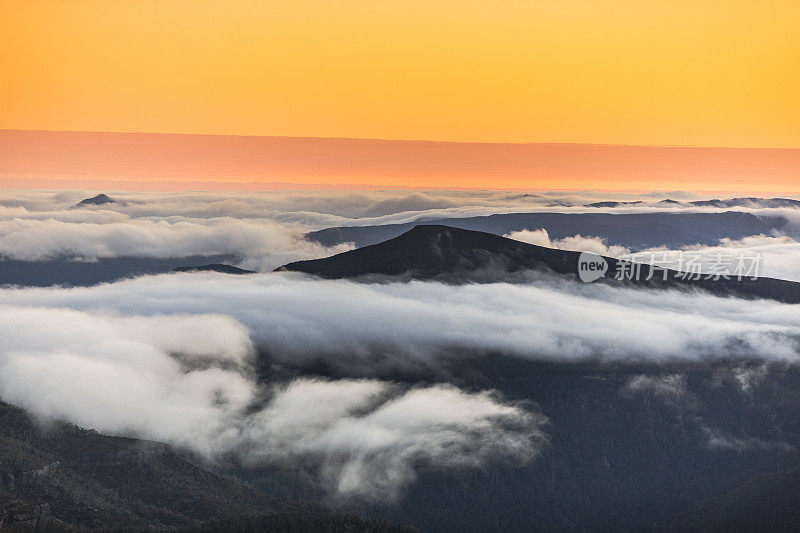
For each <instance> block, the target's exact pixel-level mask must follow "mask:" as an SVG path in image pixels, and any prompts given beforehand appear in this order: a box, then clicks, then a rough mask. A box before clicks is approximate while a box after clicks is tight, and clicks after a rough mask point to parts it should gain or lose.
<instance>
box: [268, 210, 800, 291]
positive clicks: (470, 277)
mask: <svg viewBox="0 0 800 533" xmlns="http://www.w3.org/2000/svg"><path fill="white" fill-rule="evenodd" d="M580 255H581V254H580V252H576V251H569V250H558V249H554V248H546V247H543V246H536V245H533V244H527V243H524V242H520V241H515V240H512V239H507V238H505V237H500V236H498V235H493V234H491V233H485V232H482V231H470V230H464V229H459V228H452V227H449V226H440V225H420V226H416V227H415V228H413V229H411V230H410V231H408V232H406V233H404V234H403V235H401V236H399V237H395V238H394V239H390V240H388V241H386V242H383V243H380V244H375V245H372V246H365V247H364V248H358V249H356V250H351V251H349V252H344V253H340V254H337V255H334V256H331V257H327V258H324V259H312V260H309V261H298V262H295V263H289V264H288V265H284V266H283V267H280V269H279V270H288V271H297V272H305V273H307V274H313V275H317V276H320V277H324V278H334V279H335V278H358V277H362V276H369V275H383V276H408V277H410V278H414V279H438V280H443V281H453V282H464V281H497V280H498V279H506V278H507V277H508V275H509V274H513V273H518V272H521V271H525V270H533V271H546V272H553V273H556V274H560V275H563V276H566V277H568V278H569V279H577V278H578V261H579V257H580ZM603 260H605V261H606V263H607V265H608V270H607V274H606V276H605V277H603V278H601V280H602V282H605V283H611V284H620V285H622V284H625V285H635V286H646V287H653V288H699V289H704V290H707V291H709V292H712V293H714V294H718V295H735V296H740V297H745V298H769V299H773V300H777V301H781V302H785V303H800V283H795V282H791V281H785V280H778V279H771V278H758V279H751V278H743V279H741V280H738V279H736V278H730V279H718V280H710V279H685V278H686V276H684V275H682V274H681V273H679V272H676V271H673V270H664V269H660V268H654V267H650V266H649V265H644V264H637V265H636V266H632V264H631V263H628V262H626V261H621V260H618V259H614V258H611V257H603ZM617 272H622V273H625V275H624V276H621V277H622V278H623V279H621V280H619V281H618V280H616V279H614V277H613V276H614V275H615V273H617ZM628 274H630V275H628Z"/></svg>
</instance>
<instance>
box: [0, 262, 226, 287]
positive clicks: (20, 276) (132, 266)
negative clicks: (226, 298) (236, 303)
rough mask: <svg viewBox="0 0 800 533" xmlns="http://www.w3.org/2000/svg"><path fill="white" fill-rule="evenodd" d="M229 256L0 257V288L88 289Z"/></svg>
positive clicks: (164, 272)
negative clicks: (51, 287)
mask: <svg viewBox="0 0 800 533" xmlns="http://www.w3.org/2000/svg"><path fill="white" fill-rule="evenodd" d="M237 260H239V258H237V257H234V256H232V255H211V256H200V255H192V256H188V257H166V258H159V257H100V258H98V259H96V260H95V261H91V262H89V261H75V260H74V258H72V257H56V258H52V259H48V260H46V261H20V260H18V259H9V258H7V257H0V286H2V285H19V286H33V287H50V286H52V285H60V286H62V287H78V286H91V285H97V284H98V283H108V282H112V281H118V280H120V279H125V278H132V277H136V276H142V275H146V274H166V273H169V272H173V271H174V270H175V269H176V268H180V267H192V268H194V265H198V264H201V265H202V264H205V263H208V262H213V263H225V262H235V261H237Z"/></svg>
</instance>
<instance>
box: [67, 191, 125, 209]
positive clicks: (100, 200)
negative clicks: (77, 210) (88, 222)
mask: <svg viewBox="0 0 800 533" xmlns="http://www.w3.org/2000/svg"><path fill="white" fill-rule="evenodd" d="M116 203H119V202H117V201H116V200H114V199H113V198H111V197H110V196H108V195H106V194H102V193H101V194H98V195H97V196H92V197H91V198H84V199H83V200H81V201H80V202H78V203H77V204H75V206H74V207H88V206H92V205H105V204H116Z"/></svg>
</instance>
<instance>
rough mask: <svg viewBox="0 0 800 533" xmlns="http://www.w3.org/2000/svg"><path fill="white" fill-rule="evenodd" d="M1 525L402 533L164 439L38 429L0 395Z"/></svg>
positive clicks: (64, 428) (69, 428)
mask: <svg viewBox="0 0 800 533" xmlns="http://www.w3.org/2000/svg"><path fill="white" fill-rule="evenodd" d="M0 458H2V462H0V527H2V526H3V525H7V526H14V525H16V526H24V527H40V528H41V527H50V528H64V529H73V528H88V529H102V530H110V529H127V530H144V529H172V530H175V529H178V530H182V529H192V530H197V529H209V530H222V529H228V530H231V529H237V530H253V531H255V530H258V531H309V530H315V531H339V530H346V531H387V532H388V531H405V530H406V528H404V527H402V526H399V525H394V524H389V523H386V522H382V521H379V520H369V519H364V518H361V517H359V516H356V515H353V514H346V513H342V512H340V511H337V510H334V509H331V508H327V507H323V506H321V505H316V504H298V503H292V502H289V501H287V500H282V499H278V498H273V497H269V496H266V495H264V494H261V493H259V492H256V491H254V490H251V489H249V488H248V487H246V486H244V485H242V484H240V483H238V482H236V481H234V480H232V479H228V478H224V477H221V476H218V475H216V474H214V473H212V472H209V471H207V470H205V469H203V468H201V467H199V466H197V465H195V464H193V463H191V462H189V461H188V460H187V459H185V458H183V457H181V456H180V455H178V454H176V453H175V452H173V451H171V450H170V449H169V448H167V447H166V446H164V445H161V444H158V443H154V442H146V441H141V440H136V439H128V438H119V437H108V436H105V435H101V434H98V433H96V432H94V431H89V430H84V429H80V428H78V427H75V426H72V425H69V424H55V425H53V426H51V427H47V428H44V429H43V428H41V427H39V426H38V425H37V424H35V423H34V422H33V421H32V420H31V419H30V418H29V417H28V416H27V415H26V413H25V412H23V411H22V410H20V409H18V408H16V407H13V406H11V405H8V404H5V403H2V402H0Z"/></svg>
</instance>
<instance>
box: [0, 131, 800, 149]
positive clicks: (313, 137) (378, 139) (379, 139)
mask: <svg viewBox="0 0 800 533" xmlns="http://www.w3.org/2000/svg"><path fill="white" fill-rule="evenodd" d="M0 132H20V133H84V134H104V135H170V136H193V137H236V138H255V139H306V140H335V141H372V142H385V143H431V144H474V145H511V146H527V145H532V144H535V145H552V146H608V147H626V148H679V149H712V150H800V146H797V147H789V146H709V145H688V144H687V145H683V144H628V143H602V142H569V141H456V140H439V139H388V138H382V137H324V136H316V135H244V134H238V133H196V132H192V133H188V132H173V131H108V130H58V129H55V130H53V129H24V128H0Z"/></svg>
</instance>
